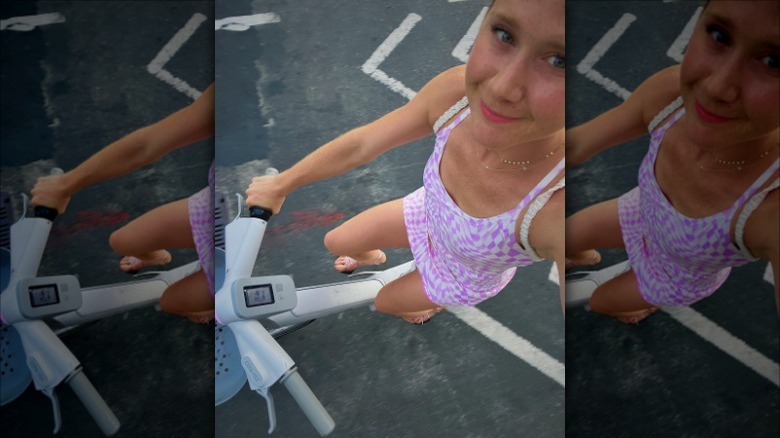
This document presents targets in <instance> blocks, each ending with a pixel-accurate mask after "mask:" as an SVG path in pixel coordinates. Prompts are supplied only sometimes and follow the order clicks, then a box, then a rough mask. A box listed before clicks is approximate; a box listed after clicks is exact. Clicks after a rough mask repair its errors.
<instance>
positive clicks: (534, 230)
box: [515, 188, 566, 317]
mask: <svg viewBox="0 0 780 438" xmlns="http://www.w3.org/2000/svg"><path fill="white" fill-rule="evenodd" d="M565 199H566V188H562V189H560V190H558V191H556V192H555V193H553V195H552V197H551V198H550V199H549V200H548V201H547V203H546V204H545V205H544V207H542V209H541V210H539V212H538V213H537V214H536V217H534V218H533V220H532V221H531V226H530V227H529V229H528V241H529V243H530V244H531V246H532V247H533V248H534V250H535V251H536V253H537V254H539V256H541V257H543V258H545V259H547V260H552V261H554V262H555V266H556V267H557V268H558V284H559V292H560V300H561V311H562V312H563V314H564V317H565V316H566V307H565V305H564V303H565V301H566V295H565V294H566V282H565V279H564V275H565V273H566V268H565V267H564V260H565V257H566V239H565V236H566V232H565V227H566V223H565V219H564V207H565ZM522 218H523V215H520V218H519V219H518V223H517V228H516V233H515V234H516V236H515V237H516V238H517V242H518V243H521V240H520V222H521V221H522ZM521 245H522V243H521Z"/></svg>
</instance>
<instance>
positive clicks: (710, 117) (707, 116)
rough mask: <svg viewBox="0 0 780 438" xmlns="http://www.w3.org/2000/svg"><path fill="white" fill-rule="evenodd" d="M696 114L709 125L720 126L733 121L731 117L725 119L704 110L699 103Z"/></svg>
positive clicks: (697, 102)
mask: <svg viewBox="0 0 780 438" xmlns="http://www.w3.org/2000/svg"><path fill="white" fill-rule="evenodd" d="M696 113H697V114H698V115H699V118H701V119H702V120H704V121H705V122H707V123H715V124H718V123H726V122H728V121H730V120H733V118H731V117H723V116H719V115H717V114H713V113H711V112H709V111H707V110H706V109H704V107H703V106H701V104H700V103H699V101H696Z"/></svg>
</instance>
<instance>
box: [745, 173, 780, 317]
mask: <svg viewBox="0 0 780 438" xmlns="http://www.w3.org/2000/svg"><path fill="white" fill-rule="evenodd" d="M779 223H780V189H775V190H772V191H771V192H769V194H768V195H767V196H766V198H765V199H764V201H763V202H762V203H761V205H759V206H758V208H756V210H755V211H754V212H753V214H751V215H750V217H749V218H748V221H747V223H746V224H745V236H744V237H745V246H747V248H748V250H750V253H751V254H753V255H755V256H756V257H758V258H760V259H762V260H768V261H769V263H770V264H771V265H772V272H773V273H774V276H775V307H777V314H778V316H780V227H778V224H779Z"/></svg>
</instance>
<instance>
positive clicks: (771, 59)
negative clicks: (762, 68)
mask: <svg viewBox="0 0 780 438" xmlns="http://www.w3.org/2000/svg"><path fill="white" fill-rule="evenodd" d="M761 62H763V63H764V64H766V66H767V67H769V68H771V69H775V70H780V56H778V55H766V56H764V57H762V58H761Z"/></svg>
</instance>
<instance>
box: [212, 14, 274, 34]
mask: <svg viewBox="0 0 780 438" xmlns="http://www.w3.org/2000/svg"><path fill="white" fill-rule="evenodd" d="M280 21H282V20H281V18H279V15H277V14H274V13H273V12H269V13H264V14H254V15H241V16H238V17H227V18H222V19H219V20H215V21H214V30H232V31H237V32H240V31H244V30H247V29H249V28H250V27H252V26H260V25H263V24H268V23H278V22H280Z"/></svg>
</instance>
